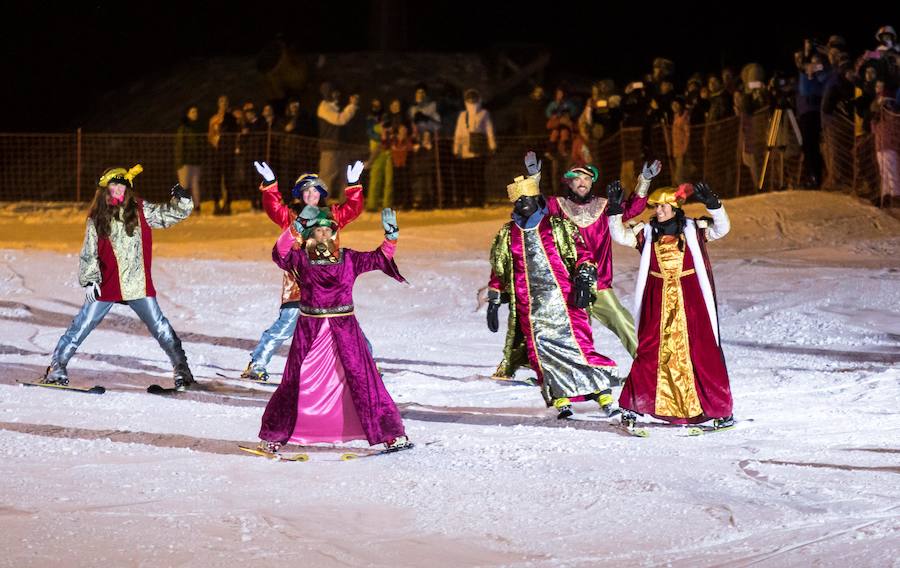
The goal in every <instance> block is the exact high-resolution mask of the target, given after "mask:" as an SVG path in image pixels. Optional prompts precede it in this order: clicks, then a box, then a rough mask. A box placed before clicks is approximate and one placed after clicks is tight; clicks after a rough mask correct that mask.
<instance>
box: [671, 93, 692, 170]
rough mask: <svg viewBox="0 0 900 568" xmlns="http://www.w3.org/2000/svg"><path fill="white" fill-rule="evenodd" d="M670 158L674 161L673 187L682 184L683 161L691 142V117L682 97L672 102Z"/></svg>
mask: <svg viewBox="0 0 900 568" xmlns="http://www.w3.org/2000/svg"><path fill="white" fill-rule="evenodd" d="M671 106H672V158H673V159H674V161H675V171H673V172H672V181H673V183H674V184H675V185H680V184H682V183H684V175H685V171H684V168H685V160H686V158H687V151H688V144H690V142H691V116H690V114H689V113H688V111H687V109H686V108H685V106H684V99H683V98H682V97H675V98H674V99H673V100H672V105H671Z"/></svg>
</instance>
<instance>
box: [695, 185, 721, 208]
mask: <svg viewBox="0 0 900 568" xmlns="http://www.w3.org/2000/svg"><path fill="white" fill-rule="evenodd" d="M694 197H696V198H697V201H699V202H700V203H702V204H703V205H706V208H707V209H718V208H719V207H721V206H722V202H721V201H719V196H718V195H716V194H715V193H713V190H711V189H710V188H709V186H708V185H706V182H703V181H701V182H698V183H696V184H694Z"/></svg>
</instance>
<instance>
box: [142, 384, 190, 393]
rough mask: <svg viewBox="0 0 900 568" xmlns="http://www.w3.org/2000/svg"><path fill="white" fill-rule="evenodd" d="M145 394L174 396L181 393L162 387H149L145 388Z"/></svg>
mask: <svg viewBox="0 0 900 568" xmlns="http://www.w3.org/2000/svg"><path fill="white" fill-rule="evenodd" d="M147 392H148V393H150V394H175V393H177V392H182V391H179V390H178V389H175V388H166V387H164V386H162V385H150V386H149V387H147Z"/></svg>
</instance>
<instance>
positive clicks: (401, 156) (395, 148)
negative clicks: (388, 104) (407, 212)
mask: <svg viewBox="0 0 900 568" xmlns="http://www.w3.org/2000/svg"><path fill="white" fill-rule="evenodd" d="M412 150H413V142H412V138H411V137H410V135H409V127H407V126H406V125H405V124H400V125H399V126H398V127H397V128H396V129H395V130H394V132H393V136H392V138H391V162H392V163H393V164H394V195H393V196H389V195H385V198H384V201H383V202H382V203H384V204H385V205H384V206H383V208H385V209H390V208H391V206H392V205H393V203H396V204H397V205H398V207H400V208H402V209H408V208H409V204H410V202H411V199H410V185H409V184H410V175H409V170H410V169H409V162H410V156H411V155H412ZM388 199H391V202H389V201H388Z"/></svg>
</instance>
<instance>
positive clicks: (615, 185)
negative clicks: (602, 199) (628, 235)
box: [595, 180, 625, 276]
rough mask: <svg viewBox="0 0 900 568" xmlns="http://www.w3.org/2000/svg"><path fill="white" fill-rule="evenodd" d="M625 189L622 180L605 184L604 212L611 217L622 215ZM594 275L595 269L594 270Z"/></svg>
mask: <svg viewBox="0 0 900 568" xmlns="http://www.w3.org/2000/svg"><path fill="white" fill-rule="evenodd" d="M624 195H625V191H624V190H623V189H622V182H620V181H619V180H616V181H614V182H612V183H611V184H609V185H607V186H606V199H607V201H606V214H607V215H609V216H610V217H612V216H613V215H622V214H623V213H625V210H624V209H622V197H624ZM595 276H596V271H595Z"/></svg>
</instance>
